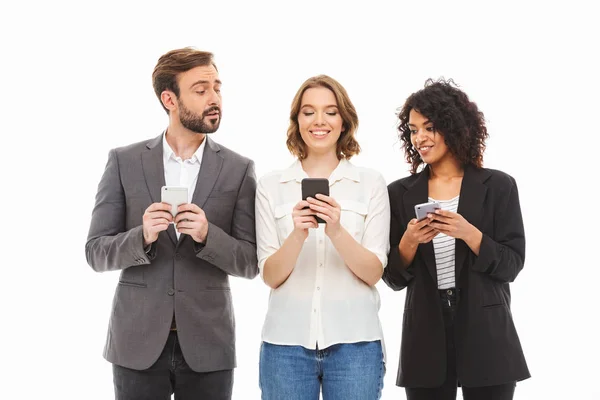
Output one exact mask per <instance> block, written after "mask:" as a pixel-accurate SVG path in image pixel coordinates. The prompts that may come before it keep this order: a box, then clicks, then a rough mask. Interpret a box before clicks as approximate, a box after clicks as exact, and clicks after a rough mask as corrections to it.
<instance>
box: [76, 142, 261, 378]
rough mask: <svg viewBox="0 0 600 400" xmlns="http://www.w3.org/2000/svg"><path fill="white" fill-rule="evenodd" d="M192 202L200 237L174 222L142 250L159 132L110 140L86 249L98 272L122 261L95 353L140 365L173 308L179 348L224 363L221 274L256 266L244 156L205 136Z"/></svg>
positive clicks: (197, 367) (229, 333) (231, 344)
mask: <svg viewBox="0 0 600 400" xmlns="http://www.w3.org/2000/svg"><path fill="white" fill-rule="evenodd" d="M205 140H206V141H207V142H206V146H205V150H204V155H203V158H202V165H201V167H200V172H199V175H198V183H197V185H196V189H195V191H194V194H193V199H192V201H193V202H194V203H195V204H197V205H198V206H199V207H200V208H202V209H203V210H204V212H205V213H206V218H207V220H208V221H209V227H208V236H207V240H206V244H205V245H204V246H202V245H199V244H198V243H196V242H195V241H194V240H193V239H192V238H191V237H190V236H188V235H185V234H182V235H181V237H180V239H179V241H178V240H177V236H176V234H175V230H174V228H173V225H171V226H170V227H169V229H168V230H167V231H164V232H161V233H160V234H159V236H158V240H157V241H156V242H154V243H153V245H152V247H151V250H150V252H149V253H148V254H146V252H145V251H144V247H143V233H142V216H143V214H144V211H145V209H146V208H147V207H148V206H149V205H150V204H152V203H155V202H160V191H161V187H162V186H163V185H164V184H165V174H164V166H163V150H162V135H160V136H159V137H157V138H155V139H153V140H151V141H145V142H140V143H136V144H132V145H130V146H127V147H123V148H118V149H113V150H111V151H110V153H109V157H108V163H107V165H106V169H105V171H104V174H103V176H102V178H101V180H100V184H99V185H98V193H97V195H96V205H95V207H94V210H93V213H92V221H91V225H90V231H89V234H88V240H87V243H86V245H85V253H86V257H87V262H88V264H89V265H90V266H91V267H92V268H93V269H94V270H95V271H98V272H102V271H113V270H121V276H120V278H119V283H118V285H117V288H116V292H115V296H114V300H113V306H112V311H111V316H110V324H109V327H108V335H107V340H106V347H105V349H104V357H105V358H106V359H107V360H108V361H110V362H112V363H114V364H118V365H122V366H124V367H128V368H132V369H146V368H148V367H150V366H151V365H152V364H153V363H154V362H155V361H156V360H157V359H158V357H159V355H160V353H161V352H162V350H163V347H164V345H165V342H166V340H167V336H168V335H169V330H170V327H171V321H172V319H173V314H174V315H175V319H176V321H177V331H178V337H179V342H180V344H181V350H182V352H183V355H184V357H185V359H186V361H187V363H188V364H189V366H190V367H191V368H192V369H193V370H194V371H197V372H206V371H217V370H223V369H232V368H234V367H235V366H236V361H235V321H234V315H233V307H232V301H231V292H230V288H229V275H233V276H240V277H245V278H254V277H255V276H256V275H257V273H258V267H257V260H256V239H255V225H254V196H255V191H256V176H255V172H254V163H253V161H252V160H249V159H247V158H244V157H242V156H240V155H239V154H237V153H235V152H233V151H231V150H229V149H227V148H225V147H223V146H219V145H218V144H216V143H215V142H213V141H212V140H211V139H210V138H209V137H208V136H207V137H206V139H205Z"/></svg>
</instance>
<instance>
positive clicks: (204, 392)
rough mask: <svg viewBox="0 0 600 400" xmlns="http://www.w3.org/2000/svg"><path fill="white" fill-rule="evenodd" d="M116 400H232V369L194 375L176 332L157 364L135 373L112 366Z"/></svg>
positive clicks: (170, 337)
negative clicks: (186, 360)
mask: <svg viewBox="0 0 600 400" xmlns="http://www.w3.org/2000/svg"><path fill="white" fill-rule="evenodd" d="M113 380H114V384H115V399H116V400H168V399H171V395H172V394H173V393H174V394H175V400H204V399H210V400H231V392H232V388H233V370H231V369H229V370H224V371H214V372H194V371H192V370H191V369H190V367H189V366H188V365H187V363H186V362H185V360H184V358H183V354H182V353H181V347H179V341H178V340H177V332H176V331H172V332H171V333H170V334H169V338H168V339H167V343H166V345H165V348H164V350H163V352H162V354H161V355H160V357H159V358H158V360H157V361H156V363H154V365H152V366H151V367H150V368H148V369H145V370H141V371H138V370H135V369H129V368H125V367H121V366H119V365H115V364H113Z"/></svg>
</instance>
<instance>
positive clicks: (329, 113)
mask: <svg viewBox="0 0 600 400" xmlns="http://www.w3.org/2000/svg"><path fill="white" fill-rule="evenodd" d="M327 115H331V116H332V117H335V116H336V115H337V111H329V112H328V113H327Z"/></svg>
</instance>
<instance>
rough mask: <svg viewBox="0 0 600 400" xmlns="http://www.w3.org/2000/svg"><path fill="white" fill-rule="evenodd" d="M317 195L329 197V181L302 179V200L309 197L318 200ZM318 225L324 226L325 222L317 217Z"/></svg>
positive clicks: (323, 179)
mask: <svg viewBox="0 0 600 400" xmlns="http://www.w3.org/2000/svg"><path fill="white" fill-rule="evenodd" d="M317 194H324V195H325V196H329V181H328V180H327V179H325V178H304V179H302V200H306V198H307V197H312V198H314V199H316V198H317ZM315 218H316V220H317V223H319V224H324V223H325V221H324V220H323V219H321V218H319V217H317V216H316V215H315Z"/></svg>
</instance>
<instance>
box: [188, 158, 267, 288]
mask: <svg viewBox="0 0 600 400" xmlns="http://www.w3.org/2000/svg"><path fill="white" fill-rule="evenodd" d="M255 195H256V173H255V172H254V162H253V161H249V163H248V165H247V167H246V173H245V175H244V178H243V180H242V183H241V185H240V189H239V192H238V197H237V200H236V203H235V209H234V212H233V221H232V223H231V224H232V226H231V235H228V234H227V233H226V232H225V231H223V230H222V229H221V228H219V227H218V226H216V225H214V224H212V223H210V221H209V223H208V235H207V237H206V243H205V244H204V245H201V244H198V243H195V247H196V257H198V258H200V259H202V260H205V261H207V262H209V263H211V264H212V265H214V266H216V267H217V268H220V269H221V270H223V271H225V272H226V273H228V274H229V275H232V276H238V277H243V278H248V279H252V278H254V277H255V276H256V275H257V274H258V263H257V260H256V229H255V225H254V201H255Z"/></svg>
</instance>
